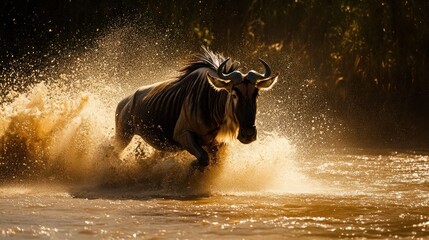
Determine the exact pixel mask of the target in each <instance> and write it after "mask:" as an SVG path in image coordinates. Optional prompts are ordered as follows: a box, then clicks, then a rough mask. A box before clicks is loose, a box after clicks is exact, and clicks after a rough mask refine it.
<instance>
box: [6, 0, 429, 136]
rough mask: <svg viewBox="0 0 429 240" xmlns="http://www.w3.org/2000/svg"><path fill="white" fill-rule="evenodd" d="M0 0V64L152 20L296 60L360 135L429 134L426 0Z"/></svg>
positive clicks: (294, 80) (249, 55)
mask: <svg viewBox="0 0 429 240" xmlns="http://www.w3.org/2000/svg"><path fill="white" fill-rule="evenodd" d="M0 8H1V9H0V10H1V11H0V14H1V15H0V18H1V20H2V24H1V25H0V34H1V39H0V44H1V45H0V47H1V49H0V55H1V63H2V64H3V65H7V64H10V62H11V59H14V58H16V56H23V55H26V54H29V53H31V54H30V55H32V56H33V57H34V56H36V58H38V59H43V56H44V55H43V53H44V52H46V49H49V48H50V47H52V42H53V41H54V40H55V41H58V42H62V43H64V46H63V47H64V48H65V49H69V50H73V49H79V48H82V47H85V46H87V45H89V44H90V41H82V39H89V40H90V39H93V38H94V37H95V36H97V34H99V32H103V31H105V30H108V27H109V26H111V25H112V24H117V23H118V22H121V21H123V22H127V21H130V20H131V21H133V22H134V23H136V24H146V23H147V21H148V20H150V21H151V22H153V23H155V25H156V26H158V27H160V28H163V29H165V28H167V29H172V30H173V31H174V32H175V34H177V35H180V36H182V37H183V38H184V39H186V41H187V42H189V43H192V44H193V45H194V46H195V48H194V49H193V50H196V49H198V48H199V46H200V45H207V46H211V47H212V48H213V49H218V50H220V51H222V52H225V53H227V54H231V55H233V56H234V55H236V56H240V59H242V60H243V61H249V62H251V63H256V60H255V59H257V57H269V59H270V60H271V62H273V65H274V67H277V68H278V69H280V68H282V67H284V66H285V65H286V64H285V62H287V61H291V62H293V66H294V67H295V68H297V69H301V70H302V71H303V72H304V73H299V72H297V71H295V73H294V74H292V73H290V74H289V73H287V71H289V70H290V71H292V72H293V69H285V70H281V71H282V72H285V73H284V74H285V75H286V77H285V78H287V79H288V81H289V82H290V83H291V85H292V88H293V86H304V85H305V86H307V87H308V86H316V87H317V88H318V89H319V90H320V91H319V93H320V92H321V93H322V94H321V95H320V97H322V98H323V99H324V101H325V100H326V102H327V104H328V107H329V108H331V109H333V110H334V112H335V114H336V115H337V117H339V118H341V119H344V120H345V121H346V122H348V123H350V126H351V127H352V128H354V130H355V131H354V133H355V134H357V136H360V135H359V134H360V133H362V134H363V133H365V132H366V133H368V132H371V133H373V135H375V137H376V136H382V137H383V138H389V137H392V136H395V137H396V138H401V137H408V135H407V136H406V134H405V133H407V134H408V133H415V134H417V135H418V134H420V135H426V136H427V135H429V129H428V128H429V127H428V125H427V122H428V121H429V79H428V78H429V66H428V60H429V59H428V56H429V28H428V26H429V14H428V13H429V2H427V1H418V0H404V1H395V0H375V1H369V0H353V1H352V0H328V1H316V0H294V1H287V0H271V1H267V0H234V1H194V0H182V1H178V0H172V1H170V0H169V1H164V0H156V1H155V0H146V1H143V0H123V1H116V0H105V1H89V0H62V1H48V0H26V1H20V0H17V1H12V0H10V1H2V3H0ZM65 39H67V41H65ZM55 47H57V45H55ZM285 59H286V60H285ZM41 62H43V61H41ZM37 63H38V62H37V61H36V63H35V64H37ZM305 69H306V70H305ZM288 74H289V75H288ZM288 89H289V88H286V87H285V88H284V89H282V90H283V91H285V92H287V91H288ZM322 95H323V96H322ZM404 134H405V135H404Z"/></svg>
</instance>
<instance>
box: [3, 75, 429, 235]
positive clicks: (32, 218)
mask: <svg viewBox="0 0 429 240" xmlns="http://www.w3.org/2000/svg"><path fill="white" fill-rule="evenodd" d="M59 93H60V94H59ZM110 108H111V107H110V105H108V104H106V102H105V101H103V99H102V98H100V97H99V96H98V95H97V94H96V93H93V92H92V93H91V92H86V93H85V92H80V93H76V94H75V93H71V92H69V90H68V88H64V87H63V86H60V85H55V84H51V85H48V84H45V83H40V84H38V85H36V86H34V87H33V88H32V89H31V90H30V91H29V92H28V93H26V94H18V96H17V97H15V98H14V99H13V101H10V102H7V103H4V104H3V105H2V115H1V116H2V118H1V122H0V123H1V128H0V129H1V132H0V136H1V144H2V148H3V150H2V154H1V159H0V160H1V162H0V164H1V165H0V170H1V178H0V180H1V185H0V213H1V215H0V236H1V237H2V238H7V237H18V238H20V239H23V238H34V237H40V238H60V239H63V238H78V239H79V238H82V239H85V238H97V239H98V238H106V239H111V238H159V237H165V238H179V239H182V238H216V239H218V238H222V239H228V238H232V239H237V238H245V239H259V238H261V237H267V238H270V239H283V238H298V237H300V238H319V237H320V238H322V237H326V238H336V237H366V238H373V237H375V238H397V237H398V238H403V237H405V238H412V237H416V238H427V237H429V232H428V231H429V153H427V152H417V151H395V150H389V149H381V150H374V149H347V148H346V149H329V150H319V151H306V150H305V149H299V148H296V147H295V146H293V145H292V144H291V143H290V142H289V141H288V140H287V138H286V137H285V136H282V135H279V134H277V133H272V132H264V131H261V132H262V133H261V134H260V136H259V140H258V141H257V142H255V143H252V144H250V145H242V144H240V143H232V145H231V146H230V147H228V148H227V149H226V150H225V152H224V156H223V160H222V161H221V162H220V163H219V164H217V165H215V166H212V167H211V168H210V169H208V170H207V171H206V172H204V173H200V172H198V171H197V172H195V171H192V170H191V169H190V168H189V163H190V161H192V156H190V155H189V154H187V153H176V154H166V155H164V154H162V153H158V152H156V151H155V150H153V149H151V148H150V147H149V146H147V145H146V144H144V142H142V141H141V140H140V139H138V138H135V139H134V140H133V142H132V143H131V144H130V146H129V147H128V148H127V149H126V150H125V152H124V153H123V154H121V155H120V156H118V155H116V154H114V151H113V147H112V139H111V138H112V134H113V127H112V126H113V121H111V120H110V115H112V114H111V113H110V112H109V111H110V110H111V109H110Z"/></svg>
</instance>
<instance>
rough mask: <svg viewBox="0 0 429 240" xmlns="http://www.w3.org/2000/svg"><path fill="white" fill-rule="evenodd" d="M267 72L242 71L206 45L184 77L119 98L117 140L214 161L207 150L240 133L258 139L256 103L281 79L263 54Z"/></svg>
mask: <svg viewBox="0 0 429 240" xmlns="http://www.w3.org/2000/svg"><path fill="white" fill-rule="evenodd" d="M260 61H261V63H262V64H263V65H264V67H265V73H264V74H260V73H258V72H256V71H253V70H251V71H249V72H248V73H247V74H243V73H241V72H240V71H239V70H238V62H232V61H230V60H229V58H228V59H226V58H225V57H223V56H222V55H221V54H218V53H213V52H211V51H210V50H207V49H203V52H202V53H201V54H198V55H195V56H194V57H193V58H192V59H191V60H190V61H189V63H188V64H187V65H186V66H185V67H184V68H183V69H182V70H181V74H180V76H179V77H178V78H176V79H173V80H168V81H164V82H160V83H156V84H154V85H150V86H144V87H141V88H140V89H138V90H137V91H136V92H134V93H133V94H132V95H130V96H128V97H126V98H124V99H123V100H122V101H121V102H119V104H118V106H117V109H116V119H115V123H116V133H115V134H116V142H117V144H118V146H119V147H120V148H121V149H123V148H125V147H126V146H127V145H128V143H129V142H130V141H131V139H132V137H133V136H134V135H139V136H141V137H142V138H143V139H144V140H145V141H146V142H147V143H148V144H149V145H151V146H152V147H154V148H156V149H158V150H161V151H180V150H187V151H188V152H189V153H191V154H192V155H194V156H195V157H196V161H194V162H193V165H194V166H196V167H198V168H200V169H202V168H204V167H206V166H208V165H209V162H210V159H209V154H208V153H207V150H209V149H210V150H209V151H216V150H217V149H218V147H219V146H220V144H223V143H225V142H227V141H228V140H229V139H232V138H237V139H238V140H239V141H240V142H242V143H244V144H247V143H251V142H253V141H255V140H256V135H257V131H256V127H255V118H256V102H257V97H258V94H259V91H260V90H267V89H270V88H271V87H272V86H273V85H274V84H275V82H276V81H277V79H278V75H279V74H278V73H277V74H274V76H271V69H270V67H269V66H268V64H267V63H266V62H264V61H263V60H262V59H260Z"/></svg>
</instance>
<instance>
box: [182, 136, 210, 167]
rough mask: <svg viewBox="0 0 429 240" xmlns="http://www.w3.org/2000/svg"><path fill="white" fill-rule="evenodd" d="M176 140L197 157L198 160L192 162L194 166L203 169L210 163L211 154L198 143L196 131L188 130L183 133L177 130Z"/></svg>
mask: <svg viewBox="0 0 429 240" xmlns="http://www.w3.org/2000/svg"><path fill="white" fill-rule="evenodd" d="M174 140H175V141H177V142H178V143H180V145H182V147H183V148H185V149H186V150H187V151H188V152H189V153H191V154H192V155H194V156H195V157H196V158H197V161H198V162H194V163H192V165H193V166H195V167H198V168H200V170H201V169H203V168H204V167H207V166H208V165H209V155H208V154H207V152H206V151H205V150H204V149H203V148H202V147H201V145H200V144H199V143H198V136H197V135H196V134H195V133H193V132H191V131H188V130H184V131H182V132H181V133H178V132H176V131H175V134H174Z"/></svg>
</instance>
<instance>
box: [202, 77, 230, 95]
mask: <svg viewBox="0 0 429 240" xmlns="http://www.w3.org/2000/svg"><path fill="white" fill-rule="evenodd" d="M206 75H207V80H208V81H209V83H210V85H212V87H213V88H214V89H216V90H217V91H220V90H226V91H228V92H229V91H231V90H232V85H233V83H232V81H231V80H223V79H220V78H217V77H213V76H211V75H210V73H209V72H207V74H206Z"/></svg>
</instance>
